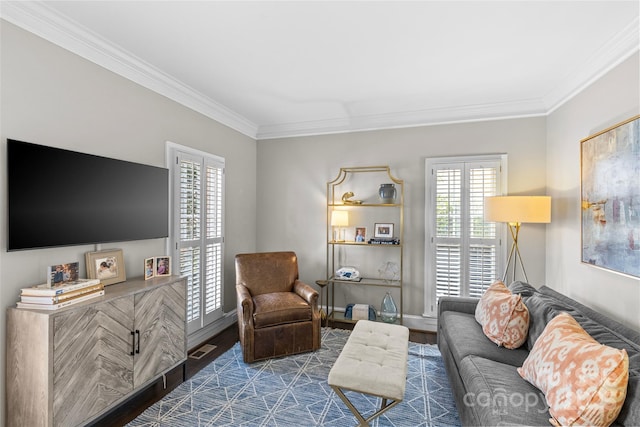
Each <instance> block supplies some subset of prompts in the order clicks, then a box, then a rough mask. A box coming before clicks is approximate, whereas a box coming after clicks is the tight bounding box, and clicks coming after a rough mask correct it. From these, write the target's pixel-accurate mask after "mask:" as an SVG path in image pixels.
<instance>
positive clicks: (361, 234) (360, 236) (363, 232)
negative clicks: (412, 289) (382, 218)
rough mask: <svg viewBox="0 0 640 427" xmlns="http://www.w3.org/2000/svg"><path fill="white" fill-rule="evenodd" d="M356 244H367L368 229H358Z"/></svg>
mask: <svg viewBox="0 0 640 427" xmlns="http://www.w3.org/2000/svg"><path fill="white" fill-rule="evenodd" d="M353 240H354V241H355V242H356V243H366V241H367V227H356V232H355V238H354V239H353Z"/></svg>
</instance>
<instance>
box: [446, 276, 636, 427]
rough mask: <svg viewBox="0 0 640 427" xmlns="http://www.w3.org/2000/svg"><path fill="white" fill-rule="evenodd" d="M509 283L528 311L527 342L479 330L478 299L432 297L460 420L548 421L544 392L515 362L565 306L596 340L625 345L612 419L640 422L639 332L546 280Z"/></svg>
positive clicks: (489, 423)
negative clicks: (624, 371)
mask: <svg viewBox="0 0 640 427" xmlns="http://www.w3.org/2000/svg"><path fill="white" fill-rule="evenodd" d="M509 288H510V289H511V291H512V292H513V293H517V294H520V295H522V298H523V301H524V303H525V305H526V306H527V308H528V309H529V315H530V326H529V335H528V337H527V342H526V343H525V344H523V345H522V347H520V348H517V349H515V350H509V349H506V348H504V347H498V346H496V344H494V343H493V342H491V341H490V340H489V339H488V338H487V337H486V336H485V335H484V333H483V332H482V327H481V326H480V324H478V323H477V322H476V320H475V316H474V314H475V309H476V305H477V303H478V299H473V298H453V297H444V298H440V301H439V303H438V347H439V348H440V351H441V352H442V357H443V359H444V364H445V367H446V370H447V374H448V376H449V380H450V382H451V386H452V388H453V392H454V396H455V400H456V406H457V407H458V412H459V414H460V419H461V421H462V423H463V425H469V426H472V425H482V426H498V425H534V426H537V425H542V426H549V425H550V423H549V418H550V415H549V410H548V406H547V404H546V401H545V398H544V395H543V394H542V392H540V391H539V390H538V389H537V388H536V387H534V386H533V385H531V384H529V383H528V382H527V381H525V380H524V379H522V377H520V375H519V374H518V372H517V371H516V368H517V367H520V366H522V363H523V362H524V360H525V359H526V357H527V355H528V354H529V350H530V349H531V348H533V344H534V343H535V340H536V339H537V338H538V336H540V334H541V333H542V331H543V330H544V327H545V325H546V324H547V322H548V321H549V320H551V319H552V318H553V317H555V315H556V314H558V313H559V312H561V311H566V312H568V313H569V314H571V315H572V316H573V317H574V318H575V319H576V320H577V321H578V322H579V323H580V325H581V326H582V327H583V328H584V329H585V330H586V331H587V332H588V333H589V334H590V335H591V336H592V337H593V338H594V339H596V340H597V341H598V342H600V343H601V344H606V345H609V346H612V347H616V348H619V349H625V350H626V351H627V353H628V355H629V385H628V388H627V398H626V400H625V403H624V406H623V407H622V410H621V412H620V415H619V416H618V418H617V419H616V421H615V422H614V424H613V425H623V426H640V333H639V332H638V331H634V330H632V329H630V328H628V327H625V326H624V325H622V324H620V323H618V322H616V321H614V320H612V319H610V318H608V317H606V316H604V315H602V314H599V313H597V312H595V311H593V310H591V309H589V308H588V307H585V306H584V305H582V304H579V303H578V302H576V301H574V300H573V299H571V298H569V297H567V296H565V295H562V294H560V293H558V292H556V291H554V290H553V289H551V288H548V287H546V286H543V287H542V288H540V289H537V290H536V289H535V288H533V287H532V286H530V285H528V284H526V283H523V282H514V283H512V284H511V285H510V286H509Z"/></svg>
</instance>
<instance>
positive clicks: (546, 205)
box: [484, 196, 551, 224]
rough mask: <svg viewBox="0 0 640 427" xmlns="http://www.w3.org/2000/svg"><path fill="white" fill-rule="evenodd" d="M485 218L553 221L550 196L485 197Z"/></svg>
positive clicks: (497, 220)
mask: <svg viewBox="0 0 640 427" xmlns="http://www.w3.org/2000/svg"><path fill="white" fill-rule="evenodd" d="M484 219H485V220H487V221H494V222H509V223H520V224H522V223H527V222H538V223H549V222H551V197H549V196H495V197H486V198H485V199H484Z"/></svg>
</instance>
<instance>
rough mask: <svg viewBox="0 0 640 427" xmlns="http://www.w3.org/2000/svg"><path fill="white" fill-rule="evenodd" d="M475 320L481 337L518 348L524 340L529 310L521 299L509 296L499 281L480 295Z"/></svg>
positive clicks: (513, 295)
mask: <svg viewBox="0 0 640 427" xmlns="http://www.w3.org/2000/svg"><path fill="white" fill-rule="evenodd" d="M475 317H476V320H477V321H478V323H480V324H481V325H482V331H483V332H484V334H485V335H486V336H487V337H488V338H489V339H490V340H491V341H493V342H494V343H496V344H498V345H499V346H503V347H506V348H510V349H513V348H518V347H520V346H521V345H522V344H523V343H524V342H525V340H526V339H527V330H528V329H529V311H528V310H527V307H526V306H525V305H524V304H523V302H522V297H521V296H520V295H517V294H512V293H511V291H510V290H509V288H507V287H506V286H505V284H504V283H502V281H500V280H498V281H497V282H495V283H493V284H492V285H491V286H489V287H488V288H487V290H486V292H485V293H484V294H483V295H482V298H480V301H479V302H478V306H477V307H476V313H475Z"/></svg>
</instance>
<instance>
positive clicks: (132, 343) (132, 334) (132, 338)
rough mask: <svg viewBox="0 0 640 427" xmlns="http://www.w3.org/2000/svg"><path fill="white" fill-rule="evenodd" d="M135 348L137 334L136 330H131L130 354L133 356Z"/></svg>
mask: <svg viewBox="0 0 640 427" xmlns="http://www.w3.org/2000/svg"><path fill="white" fill-rule="evenodd" d="M135 348H136V334H135V332H133V331H131V353H129V354H131V355H132V356H133V355H134V354H135V353H134V352H133V349H135Z"/></svg>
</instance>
